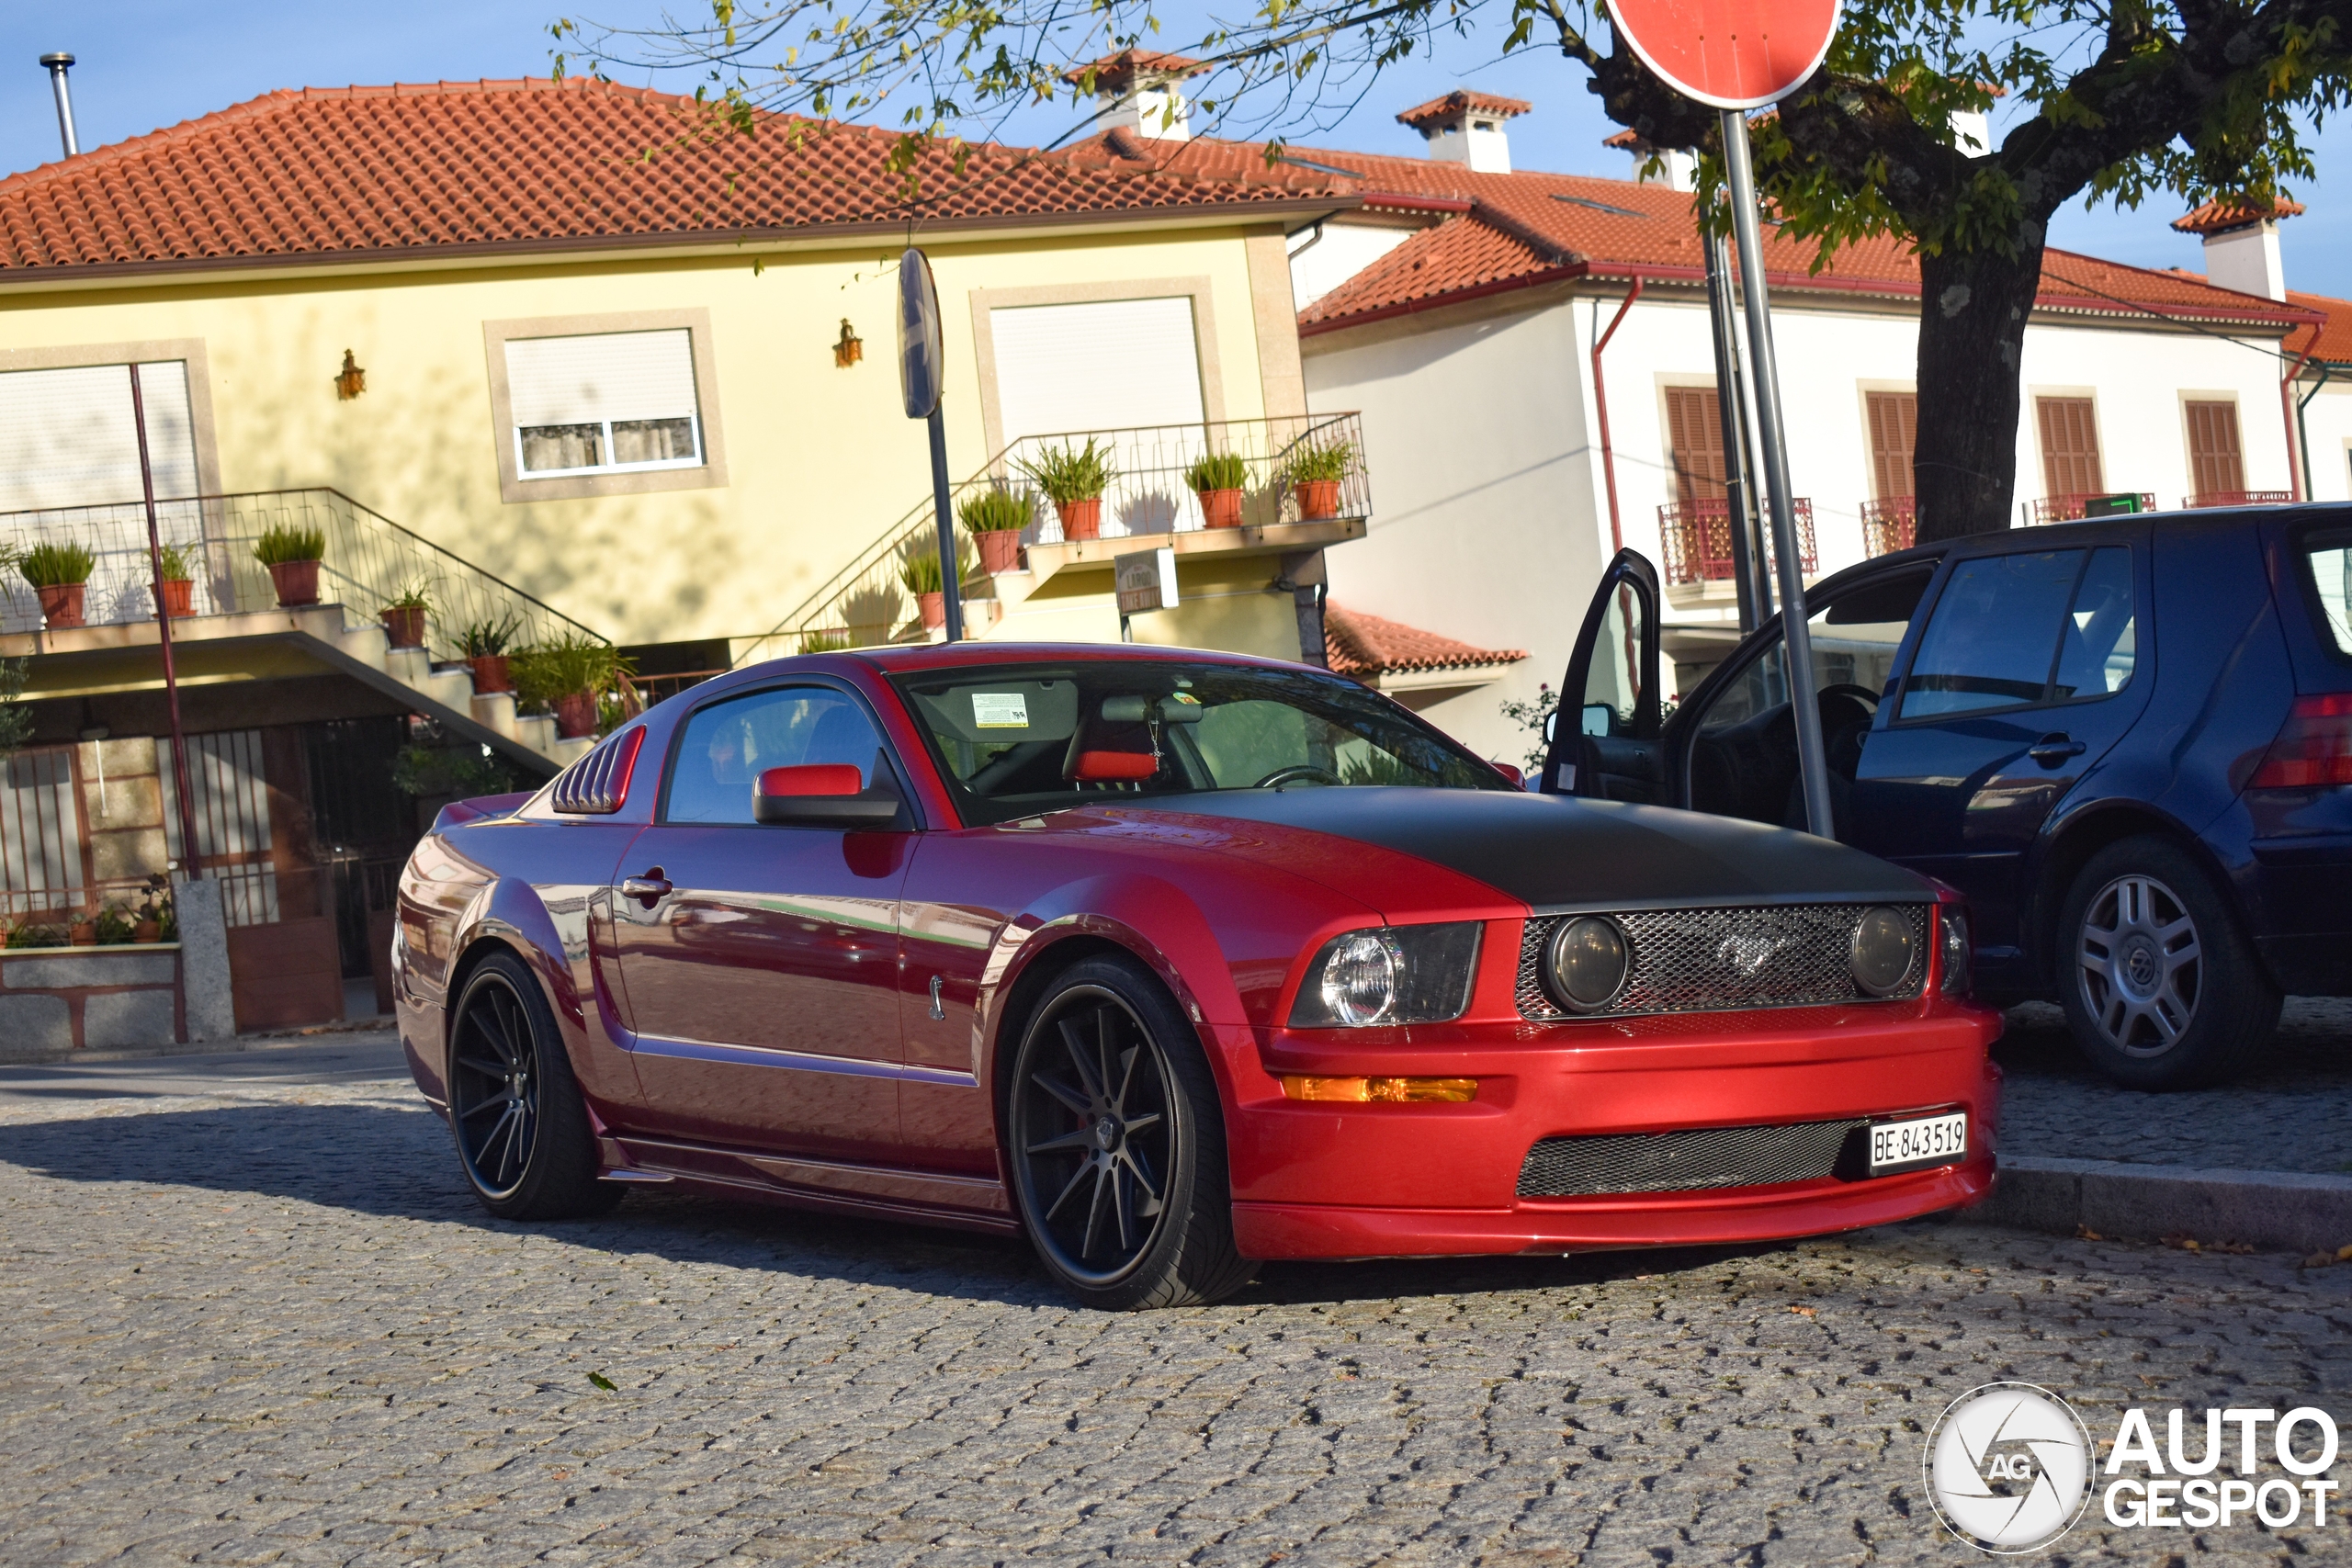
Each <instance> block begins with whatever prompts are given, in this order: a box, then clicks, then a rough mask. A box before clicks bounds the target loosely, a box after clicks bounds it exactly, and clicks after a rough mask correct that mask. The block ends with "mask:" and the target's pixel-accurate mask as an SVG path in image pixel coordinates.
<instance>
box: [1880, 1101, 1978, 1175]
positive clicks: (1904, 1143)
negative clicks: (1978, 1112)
mask: <svg viewBox="0 0 2352 1568" xmlns="http://www.w3.org/2000/svg"><path fill="white" fill-rule="evenodd" d="M1967 1155H1968V1112H1967V1111H1952V1112H1951V1113H1950V1114H1948V1115H1942V1116H1917V1117H1914V1118H1912V1119H1911V1120H1910V1121H1907V1122H1878V1123H1876V1124H1875V1125H1873V1126H1872V1127H1871V1175H1872V1176H1885V1175H1887V1174H1888V1173H1890V1172H1892V1171H1897V1170H1918V1169H1921V1168H1925V1167H1927V1166H1931V1165H1950V1164H1951V1163H1952V1162H1953V1161H1955V1160H1960V1159H1964V1158H1966V1157H1967Z"/></svg>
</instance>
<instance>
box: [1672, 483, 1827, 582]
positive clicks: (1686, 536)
mask: <svg viewBox="0 0 2352 1568" xmlns="http://www.w3.org/2000/svg"><path fill="white" fill-rule="evenodd" d="M1790 506H1791V508H1792V510H1793V511H1794V512H1795V513H1796V524H1797V562H1798V566H1799V568H1800V570H1803V571H1804V574H1805V575H1806V576H1808V577H1810V576H1812V575H1813V574H1814V573H1815V572H1816V571H1818V570H1821V569H1820V566H1819V561H1818V553H1817V552H1816V551H1815V548H1814V542H1813V499H1812V497H1810V496H1802V495H1801V496H1796V497H1794V498H1792V501H1791V502H1790ZM1657 531H1658V545H1659V554H1660V555H1661V556H1663V557H1664V559H1663V561H1662V562H1661V564H1662V565H1663V566H1664V568H1665V576H1666V580H1667V581H1668V582H1673V583H1682V582H1727V581H1730V580H1731V578H1732V576H1733V572H1732V551H1731V543H1732V538H1731V532H1732V516H1731V502H1729V501H1727V500H1725V499H1724V498H1723V497H1721V496H1715V497H1708V498H1702V499H1701V500H1698V501H1678V502H1668V504H1667V505H1664V506H1661V507H1659V508H1658V509H1657ZM1765 547H1766V554H1767V557H1768V562H1767V564H1768V566H1769V565H1770V553H1771V541H1770V539H1769V538H1768V539H1767V540H1766V541H1765Z"/></svg>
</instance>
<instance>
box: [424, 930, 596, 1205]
mask: <svg viewBox="0 0 2352 1568" xmlns="http://www.w3.org/2000/svg"><path fill="white" fill-rule="evenodd" d="M448 1081H449V1123H450V1126H451V1129H452V1130H453V1131H454V1132H455V1133H456V1134H457V1137H458V1160H459V1161H460V1163H462V1164H463V1165H464V1167H465V1171H466V1179H467V1180H468V1181H469V1182H471V1183H472V1184H473V1189H474V1195H475V1196H476V1197H477V1198H479V1199H481V1202H482V1206H483V1207H485V1208H487V1209H488V1210H489V1211H490V1212H491V1213H493V1214H496V1215H498V1216H500V1217H501V1218H502V1219H510V1220H554V1219H568V1218H571V1217H572V1216H575V1215H580V1214H590V1213H602V1212H604V1211H605V1210H606V1209H609V1208H611V1207H612V1206H613V1204H614V1203H616V1202H617V1201H619V1200H620V1196H621V1190H620V1188H619V1187H618V1186H617V1185H616V1184H614V1183H611V1182H603V1181H599V1180H597V1179H596V1148H595V1140H594V1135H593V1134H591V1133H590V1132H589V1130H588V1118H587V1112H586V1109H585V1107H584V1106H583V1105H582V1102H581V1099H580V1089H579V1085H578V1084H577V1083H576V1082H575V1081H574V1080H573V1078H572V1076H571V1060H570V1058H568V1057H567V1056H566V1055H564V1051H563V1042H562V1036H561V1035H560V1033H558V1032H557V1030H556V1023H555V1015H554V1013H553V1011H552V1010H550V1009H549V1008H548V1004H547V999H546V998H545V997H544V996H542V995H541V993H540V990H539V985H538V981H537V979H536V978H534V977H533V976H532V975H531V973H530V971H529V970H528V969H526V967H524V965H523V964H522V963H521V962H520V961H519V960H518V959H516V958H515V957H513V956H512V955H510V954H507V953H494V954H492V956H491V957H489V958H487V959H485V960H483V962H482V963H481V965H480V966H479V967H478V968H476V969H475V970H474V972H473V974H472V975H471V976H469V977H468V979H467V981H466V986H465V989H464V991H463V992H462V993H460V994H459V996H458V1005H457V1006H456V1007H455V1008H453V1009H452V1010H450V1015H449V1080H448Z"/></svg>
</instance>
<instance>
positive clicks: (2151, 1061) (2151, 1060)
mask: <svg viewBox="0 0 2352 1568" xmlns="http://www.w3.org/2000/svg"><path fill="white" fill-rule="evenodd" d="M2058 930H2059V944H2060V945H2059V953H2058V956H2059V990H2060V999H2061V1000H2062V1001H2063V1003H2064V1006H2065V1010H2066V1023H2067V1026H2068V1027H2069V1028H2070V1029H2071V1030H2072V1031H2073V1032H2074V1036H2075V1044H2076V1045H2077V1046H2078V1047H2080V1048H2081V1050H2082V1053H2083V1055H2086V1056H2087V1057H2089V1058H2090V1060H2091V1062H2092V1063H2093V1065H2095V1066H2098V1068H2099V1070H2101V1071H2102V1072H2104V1073H2106V1074H2107V1076H2108V1077H2111V1078H2113V1079H2114V1080H2115V1081H2116V1082H2118V1083H2120V1084H2123V1085H2125V1086H2127V1087H2129V1088H2131V1089H2191V1088H2196V1087H2198V1086H2200V1085H2204V1084H2211V1083H2219V1082H2222V1081H2223V1080H2224V1079H2227V1078H2230V1077H2234V1076H2235V1075H2237V1074H2238V1073H2240V1072H2242V1071H2244V1070H2245V1066H2247V1064H2249V1063H2250V1062H2252V1061H2253V1060H2254V1058H2255V1056H2256V1055H2258V1054H2259V1053H2260V1051H2261V1050H2262V1048H2263V1047H2264V1046H2265V1045H2266V1044H2267V1043H2269V1041H2270V1037H2271V1034H2272V1032H2274V1031H2276V1030H2277V1028H2278V1010H2279V1007H2280V1005H2281V1002H2282V999H2283V998H2281V997H2280V995H2279V993H2278V987H2276V986H2274V985H2272V984H2271V982H2270V976H2268V975H2267V973H2266V972H2265V971H2264V969H2263V967H2262V962H2261V960H2260V959H2259V958H2258V957H2257V956H2256V953H2255V951H2254V946H2253V944H2252V943H2251V942H2248V941H2247V940H2246V938H2245V934H2244V933H2243V932H2242V931H2240V929H2239V926H2238V921H2237V917H2236V913H2235V911H2234V910H2233V908H2231V905H2230V901H2229V899H2228V897H2226V896H2225V895H2224V894H2223V892H2222V889H2221V888H2220V887H2219V886H2216V885H2215V883H2214V881H2213V878H2212V876H2211V874H2208V873H2207V871H2206V870H2205V868H2204V867H2203V866H2201V865H2199V863H2197V861H2196V860H2195V859H2194V858H2192V857H2191V856H2190V855H2189V854H2188V852H2186V851H2184V850H2182V849H2181V848H2180V847H2179V846H2177V845H2176V844H2173V843H2171V842H2169V841H2167V840H2163V839H2155V838H2139V839H2125V840H2121V841H2120V842H2118V843H2113V844H2109V846H2108V847H2107V848H2106V849H2103V850H2101V851H2100V852H2098V853H2097V854H2095V855H2093V856H2092V857H2091V859H2090V863H2088V864H2087V865H2086V866H2084V867H2083V869H2082V871H2081V872H2080V874H2077V875H2076V876H2075V882H2074V886H2073V887H2072V888H2071V889H2069V890H2068V892H2067V895H2066V901H2065V903H2064V906H2063V908H2062V909H2061V912H2060V917H2059V927H2058Z"/></svg>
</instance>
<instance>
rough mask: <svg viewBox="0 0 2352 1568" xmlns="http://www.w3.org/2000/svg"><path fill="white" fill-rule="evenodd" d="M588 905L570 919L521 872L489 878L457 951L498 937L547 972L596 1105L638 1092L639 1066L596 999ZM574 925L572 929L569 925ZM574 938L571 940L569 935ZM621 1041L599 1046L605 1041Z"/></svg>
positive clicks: (451, 996)
mask: <svg viewBox="0 0 2352 1568" xmlns="http://www.w3.org/2000/svg"><path fill="white" fill-rule="evenodd" d="M587 919H588V917H587V911H586V909H585V908H582V909H581V910H580V911H578V912H577V913H576V914H573V915H571V916H569V917H567V918H566V919H557V917H556V916H555V915H554V914H553V913H552V912H550V911H549V910H548V907H547V905H546V903H545V902H544V901H543V900H542V899H541V898H540V897H539V895H538V891H537V889H536V888H534V887H533V886H531V885H530V884H529V883H527V882H525V881H523V880H521V879H520V878H517V877H512V876H501V877H499V878H497V879H496V880H495V881H492V882H490V883H486V884H484V885H483V886H482V887H481V889H480V890H479V891H478V892H476V893H475V895H474V897H473V898H472V899H471V900H470V901H469V903H468V904H467V906H466V909H465V912H464V914H462V915H461V916H460V917H459V918H458V922H457V927H456V935H455V938H454V941H453V945H452V951H454V952H458V953H469V952H471V951H472V950H473V949H474V947H475V946H476V945H477V944H479V943H481V942H485V941H490V942H498V943H499V944H500V945H501V946H503V947H504V948H505V949H506V950H507V951H508V952H510V953H514V954H515V956H516V957H517V958H520V959H521V960H522V961H523V962H524V963H525V964H526V965H528V966H529V968H530V970H531V972H532V973H533V974H535V975H537V976H538V977H539V983H540V984H541V985H542V986H543V987H545V988H546V993H547V998H548V1004H549V1006H550V1007H551V1008H552V1009H553V1010H554V1012H555V1018H556V1027H557V1028H558V1029H559V1030H560V1031H561V1032H562V1035H563V1048H564V1054H565V1055H567V1056H568V1057H569V1058H570V1059H571V1071H572V1076H573V1077H575V1078H576V1079H578V1081H579V1083H580V1087H581V1088H582V1089H583V1090H584V1091H585V1092H586V1094H587V1096H588V1099H589V1100H590V1101H591V1102H592V1103H595V1102H600V1101H605V1102H608V1101H611V1100H627V1099H628V1098H629V1097H631V1096H633V1095H634V1094H635V1093H636V1089H637V1085H636V1081H635V1069H634V1068H633V1067H632V1066H630V1065H629V1062H628V1055H627V1054H626V1053H625V1052H622V1051H620V1050H619V1049H618V1046H617V1043H616V1042H613V1041H612V1040H610V1039H609V1037H607V1036H606V1035H605V1031H604V1029H603V1028H602V1024H603V1020H602V1019H601V1018H596V1019H594V1023H593V1025H592V1021H591V1015H592V1014H593V1013H594V1012H596V1011H598V1010H597V1009H595V1008H594V1004H593V1003H592V1002H591V1001H590V998H591V996H592V995H593V992H592V991H591V990H590V989H589V988H588V987H590V986H592V985H593V983H594V982H593V980H592V979H591V978H590V977H589V976H586V975H585V974H584V971H585V969H586V965H587V962H588V925H587ZM567 928H570V929H568V930H567ZM567 937H569V939H570V940H566V938H567ZM456 1000H457V993H456V991H455V990H454V989H453V990H452V991H450V992H449V993H448V994H447V995H446V996H445V997H444V998H443V1001H442V1010H443V1015H444V1024H443V1039H444V1042H445V1045H444V1049H445V1050H446V1048H447V1047H446V1041H447V1030H448V1025H447V1010H448V1009H449V1008H450V1007H451V1006H454V1005H455V1003H456ZM600 1042H601V1043H605V1044H606V1045H610V1046H613V1047H614V1049H612V1050H609V1051H599V1050H597V1049H596V1046H597V1045H598V1043H600Z"/></svg>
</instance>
